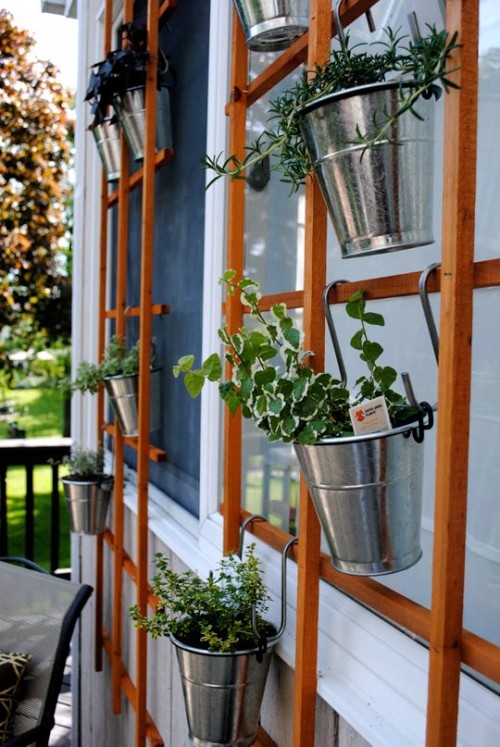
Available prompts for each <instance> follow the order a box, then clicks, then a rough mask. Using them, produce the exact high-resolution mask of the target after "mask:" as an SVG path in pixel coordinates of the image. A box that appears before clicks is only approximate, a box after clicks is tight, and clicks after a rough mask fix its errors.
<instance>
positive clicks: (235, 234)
mask: <svg viewBox="0 0 500 747" xmlns="http://www.w3.org/2000/svg"><path fill="white" fill-rule="evenodd" d="M231 55H232V60H231V71H232V72H231V93H230V96H231V100H230V103H229V105H228V107H227V111H228V114H229V117H230V125H229V143H228V149H229V152H230V153H235V154H237V155H239V156H241V157H242V156H243V155H244V147H245V139H246V115H247V107H246V100H245V93H244V91H245V88H246V84H247V77H248V51H247V47H246V41H245V36H244V34H243V30H242V28H241V24H240V23H239V20H238V18H237V15H236V11H235V10H234V9H233V34H232V50H231ZM227 210H228V229H227V231H228V232H227V266H228V267H229V268H231V269H233V270H236V272H237V277H238V279H239V278H241V276H242V274H243V269H244V230H245V182H244V181H243V180H240V179H235V180H233V181H231V182H229V184H228V205H227ZM242 322H243V307H242V305H241V302H240V299H239V296H236V295H235V296H227V299H226V324H227V326H228V329H229V332H230V334H233V333H234V332H235V331H236V330H237V329H238V328H239V327H240V326H241V324H242ZM226 367H227V369H229V364H226ZM226 373H227V375H228V376H230V373H229V370H227V371H226ZM241 439H242V421H241V413H239V412H238V413H237V414H236V415H231V413H230V412H229V410H228V408H225V411H224V540H223V545H224V552H228V551H233V552H236V551H237V550H238V543H239V528H240V511H241V456H242V455H241Z"/></svg>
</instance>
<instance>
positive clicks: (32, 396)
mask: <svg viewBox="0 0 500 747" xmlns="http://www.w3.org/2000/svg"><path fill="white" fill-rule="evenodd" d="M6 399H7V400H10V401H13V402H14V403H15V407H16V410H17V411H18V413H19V415H18V416H17V415H16V416H15V420H16V422H17V423H18V425H19V427H20V428H24V429H25V430H26V436H27V437H28V438H43V437H50V436H61V434H62V397H61V393H60V392H59V391H57V390H54V389H14V390H8V391H7V393H6ZM7 425H8V424H7V423H5V422H2V423H0V438H5V437H6V435H7ZM33 492H34V495H35V516H34V524H35V548H34V559H35V561H36V562H37V563H39V564H40V565H42V566H43V567H45V568H49V567H50V546H51V536H50V512H51V493H52V470H51V468H50V467H49V466H38V467H35V469H34V472H33ZM25 501H26V471H25V470H24V468H23V467H10V468H9V469H8V471H7V526H8V533H9V548H8V550H9V555H21V556H24V555H25V554H26V553H25V545H24V527H25ZM59 510H60V536H59V547H60V558H59V567H60V568H66V567H69V565H70V533H69V521H68V515H67V511H66V503H65V499H64V493H63V491H62V488H61V489H60V490H59Z"/></svg>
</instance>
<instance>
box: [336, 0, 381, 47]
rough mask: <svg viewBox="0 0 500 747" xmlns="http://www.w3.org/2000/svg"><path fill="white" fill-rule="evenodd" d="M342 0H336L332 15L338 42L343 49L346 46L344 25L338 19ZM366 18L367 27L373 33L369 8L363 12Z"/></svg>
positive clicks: (372, 22)
mask: <svg viewBox="0 0 500 747" xmlns="http://www.w3.org/2000/svg"><path fill="white" fill-rule="evenodd" d="M343 1H344V0H336V2H335V4H334V6H333V17H334V19H335V28H336V29H337V36H338V37H339V41H340V44H341V46H342V48H343V49H344V48H345V46H346V35H345V31H344V26H343V25H342V22H341V20H340V12H339V11H340V6H341V5H342V3H343ZM365 17H366V20H367V22H368V28H369V29H370V31H371V32H372V33H373V32H374V31H375V22H374V20H373V16H372V12H371V10H370V9H368V10H367V11H366V13H365Z"/></svg>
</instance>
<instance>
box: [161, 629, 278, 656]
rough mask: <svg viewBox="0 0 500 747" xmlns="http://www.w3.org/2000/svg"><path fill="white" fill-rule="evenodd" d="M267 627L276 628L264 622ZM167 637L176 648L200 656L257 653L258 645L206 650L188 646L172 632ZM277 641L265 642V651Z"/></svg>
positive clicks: (270, 649)
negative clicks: (232, 649) (235, 649)
mask: <svg viewBox="0 0 500 747" xmlns="http://www.w3.org/2000/svg"><path fill="white" fill-rule="evenodd" d="M266 624H267V626H268V628H269V629H271V628H272V629H273V630H274V631H276V628H275V627H274V625H272V623H268V622H266ZM168 637H169V638H170V640H171V641H172V643H173V644H174V646H177V648H181V649H182V650H183V651H188V652H189V653H191V654H201V655H202V656H211V657H214V656H223V657H225V658H229V657H230V656H251V655H252V654H258V653H259V647H258V646H253V647H252V648H242V649H238V651H207V650H206V649H204V648H197V647H196V646H190V645H189V644H188V643H184V642H183V641H180V640H179V639H178V638H176V637H175V636H174V634H173V633H169V634H168ZM277 642H278V641H275V642H273V641H272V639H271V640H270V641H269V643H268V644H267V651H272V649H273V648H274V647H275V645H276V643H277Z"/></svg>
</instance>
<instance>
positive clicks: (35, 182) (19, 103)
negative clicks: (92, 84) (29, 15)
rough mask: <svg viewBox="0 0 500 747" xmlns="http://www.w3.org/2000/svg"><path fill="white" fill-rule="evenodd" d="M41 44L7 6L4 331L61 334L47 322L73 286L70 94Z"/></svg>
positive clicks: (0, 296)
mask: <svg viewBox="0 0 500 747" xmlns="http://www.w3.org/2000/svg"><path fill="white" fill-rule="evenodd" d="M34 44H35V41H34V39H33V38H32V37H31V36H30V35H29V33H28V32H27V31H23V30H21V29H19V28H17V27H16V26H15V25H14V24H13V21H12V16H11V14H10V13H8V12H7V11H5V10H1V9H0V149H1V156H0V330H2V329H5V326H6V325H9V326H10V327H11V328H12V330H15V329H16V328H20V327H21V328H23V329H31V330H32V334H33V333H37V332H39V331H40V330H42V329H43V328H45V332H46V334H47V335H48V336H49V337H54V336H56V335H58V334H59V333H58V332H57V331H56V330H52V329H51V328H50V326H49V327H47V324H49V325H50V324H51V321H50V320H51V319H53V318H54V316H56V318H57V316H58V315H60V313H61V310H60V309H59V310H58V313H57V314H56V315H54V314H50V313H48V309H49V307H50V306H51V305H52V302H54V304H55V305H57V304H60V302H61V298H63V297H64V298H66V297H67V292H66V289H67V287H68V276H67V272H66V270H65V267H64V249H63V245H64V240H65V236H66V232H67V226H66V220H65V216H66V213H67V209H68V202H69V200H70V195H71V188H70V185H69V182H68V178H67V176H68V167H69V163H70V156H71V141H72V121H71V116H70V105H71V97H70V95H69V93H68V92H66V91H65V90H64V88H63V87H62V85H61V84H60V83H59V82H58V80H57V73H58V70H57V68H56V67H55V66H54V65H53V64H52V63H51V62H48V61H41V60H38V59H37V58H36V57H35V56H34V54H33V51H32V49H33V47H34ZM66 238H67V237H66ZM68 311H69V310H68V309H66V319H67V318H68ZM47 320H49V321H47ZM57 321H58V324H59V322H60V321H61V317H60V316H59V318H58V319H57ZM59 328H60V324H59ZM65 334H67V328H66V330H65Z"/></svg>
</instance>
